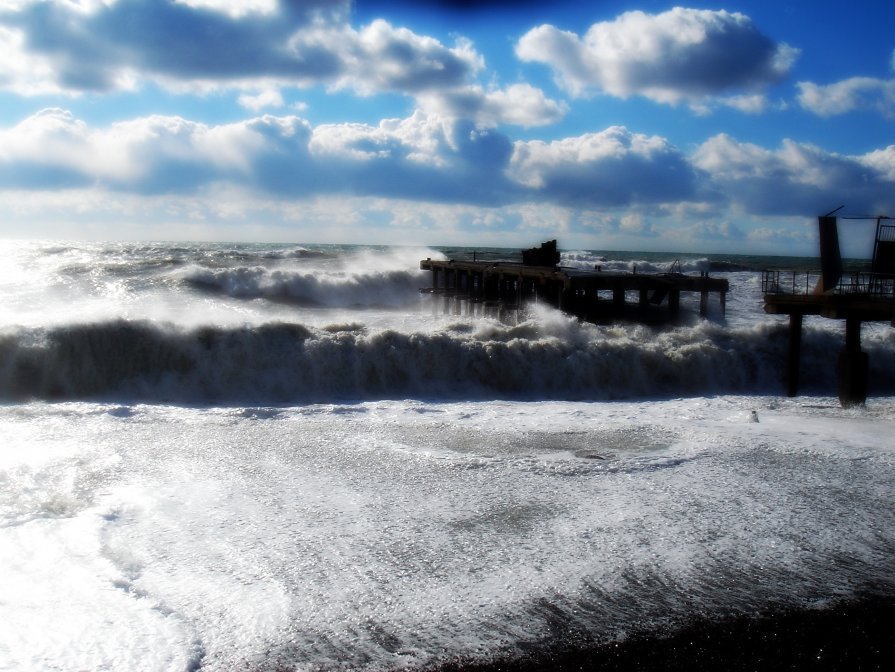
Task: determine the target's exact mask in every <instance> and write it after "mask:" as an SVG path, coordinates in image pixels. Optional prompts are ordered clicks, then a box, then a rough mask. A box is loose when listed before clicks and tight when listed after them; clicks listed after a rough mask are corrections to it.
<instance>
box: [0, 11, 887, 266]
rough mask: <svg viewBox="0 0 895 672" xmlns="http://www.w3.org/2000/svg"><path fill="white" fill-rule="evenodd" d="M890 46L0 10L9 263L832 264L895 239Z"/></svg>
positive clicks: (681, 29) (550, 16)
mask: <svg viewBox="0 0 895 672" xmlns="http://www.w3.org/2000/svg"><path fill="white" fill-rule="evenodd" d="M893 27H895V3H893V2H890V1H889V0H886V1H885V2H879V1H876V0H874V1H872V2H871V1H869V0H855V1H854V2H850V3H843V2H841V1H834V0H772V1H768V0H751V1H749V0H718V1H717V2H715V3H702V2H688V3H684V4H675V3H668V2H660V1H655V0H640V1H639V2H631V1H623V0H619V1H611V0H593V1H591V2H587V1H582V0H578V1H568V0H550V1H549V2H542V1H538V0H528V1H526V0H516V1H515V2H509V1H503V2H501V1H498V0H490V1H488V0H481V1H479V2H473V1H472V0H466V1H462V0H454V1H448V0H443V1H437V0H431V1H428V2H427V1H425V0H415V1H411V0H391V1H388V0H353V1H352V0H240V1H237V0H0V55H2V57H0V237H3V238H50V239H75V240H105V239H110V240H195V241H205V240H215V241H254V242H290V243H318V242H319V243H363V244H412V245H468V246H502V247H516V246H526V247H527V246H530V245H533V244H537V243H538V242H540V241H543V240H547V239H551V238H557V239H558V240H559V244H560V247H562V248H566V249H569V248H586V249H595V250H643V251H680V252H715V253H744V254H747V253H748V254H780V255H788V254H796V255H802V254H815V253H816V248H817V242H816V217H817V216H818V215H822V214H825V213H827V212H830V211H832V210H834V209H835V208H838V207H840V206H844V207H843V208H842V210H841V211H839V214H840V215H850V216H856V217H872V216H877V215H891V216H895V31H893ZM869 221H870V223H869V224H868V223H867V222H866V221H861V220H848V221H847V222H845V223H843V224H842V225H841V227H840V237H841V239H842V244H843V252H844V253H845V254H846V255H847V256H868V255H869V254H870V252H871V249H870V243H869V242H868V241H869V236H870V235H871V234H872V228H873V222H872V220H869Z"/></svg>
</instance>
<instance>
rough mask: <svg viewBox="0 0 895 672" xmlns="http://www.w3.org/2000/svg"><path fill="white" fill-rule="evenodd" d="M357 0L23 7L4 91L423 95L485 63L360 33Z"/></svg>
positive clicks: (1, 22)
mask: <svg viewBox="0 0 895 672" xmlns="http://www.w3.org/2000/svg"><path fill="white" fill-rule="evenodd" d="M348 7H349V3H348V2H347V0H342V1H339V2H335V1H333V0H305V1H304V2H301V3H292V2H273V1H272V0H271V1H267V0H253V1H252V2H249V3H242V2H235V1H233V0H183V1H181V2H176V3H174V2H157V3H153V2H145V1H144V0H117V1H116V2H108V3H103V2H94V3H92V4H90V11H85V10H84V8H83V7H82V6H80V5H78V6H77V7H75V6H74V5H73V4H72V3H62V2H30V3H22V4H21V5H19V6H17V7H16V8H15V9H14V10H10V11H6V12H0V45H2V46H3V47H4V55H6V54H7V53H8V54H10V55H11V57H4V59H2V61H0V87H3V88H6V89H8V90H14V91H16V92H19V93H28V92H31V93H41V92H46V91H59V90H64V91H69V92H71V93H78V92H83V91H113V90H119V89H122V88H124V87H133V86H134V85H136V84H137V83H141V82H147V81H151V82H155V83H157V84H160V85H162V86H164V87H168V88H171V89H174V90H184V89H186V90H195V89H196V88H197V87H198V88H199V89H202V90H209V89H212V88H242V89H257V88H258V82H259V81H262V82H265V83H266V85H268V86H270V87H275V86H299V87H304V86H313V85H318V84H324V85H328V86H333V87H336V88H346V89H351V90H354V91H357V92H359V93H361V94H365V95H366V94H372V93H377V92H381V91H395V92H399V93H407V94H413V93H416V92H422V91H428V90H432V89H437V88H444V87H447V88H451V87H457V86H461V85H465V84H466V83H468V81H469V79H470V78H471V77H474V76H475V74H476V73H477V72H478V71H479V70H480V69H481V68H482V67H483V65H484V64H483V61H482V58H481V56H480V55H479V54H478V53H476V51H475V49H474V48H473V47H472V44H471V43H470V42H468V41H467V40H463V39H459V40H458V41H457V43H456V44H455V45H454V46H453V47H449V46H445V45H443V44H442V43H441V42H439V41H438V40H436V39H434V38H431V37H427V36H422V35H418V34H416V33H414V32H412V31H411V30H409V29H406V28H398V27H394V26H392V25H391V24H389V23H388V22H386V21H383V20H377V21H374V22H373V23H371V24H370V25H368V26H366V27H363V28H361V29H360V30H356V29H354V28H353V27H351V26H350V25H349V24H348V23H347V17H348V16H349V13H348V12H347V8H348Z"/></svg>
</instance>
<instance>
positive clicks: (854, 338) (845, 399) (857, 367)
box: [837, 316, 868, 408]
mask: <svg viewBox="0 0 895 672" xmlns="http://www.w3.org/2000/svg"><path fill="white" fill-rule="evenodd" d="M867 363H868V361H867V353H866V352H862V351H861V320H860V318H857V317H852V316H849V317H847V318H846V320H845V348H844V349H843V350H842V352H841V353H839V362H838V366H837V374H838V378H839V403H841V404H842V406H843V408H849V407H850V406H859V405H862V404H864V403H865V402H866V401H867Z"/></svg>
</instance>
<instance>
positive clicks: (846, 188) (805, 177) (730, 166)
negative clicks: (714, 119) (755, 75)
mask: <svg viewBox="0 0 895 672" xmlns="http://www.w3.org/2000/svg"><path fill="white" fill-rule="evenodd" d="M893 159H895V152H890V151H889V150H888V149H887V150H883V151H880V152H873V153H870V154H867V155H864V156H846V155H841V154H836V153H832V152H827V151H825V150H823V149H821V148H820V147H817V146H815V145H810V144H805V143H798V142H794V141H792V140H784V141H783V143H782V144H781V146H780V148H779V149H776V150H769V149H765V148H763V147H759V146H757V145H754V144H750V143H741V142H738V141H737V140H735V139H733V138H731V137H730V136H728V135H718V136H715V137H713V138H710V139H709V140H707V141H706V142H705V143H703V144H702V146H700V147H699V149H698V150H697V151H696V152H695V153H694V155H693V157H692V161H693V164H694V165H695V166H696V167H698V168H700V169H702V170H703V171H705V172H706V173H708V174H709V175H711V181H712V184H714V185H715V186H716V188H717V189H718V190H719V191H721V192H723V193H724V195H725V197H726V198H727V199H728V200H729V201H730V202H732V203H733V204H735V205H736V206H737V207H738V208H740V209H742V210H743V211H745V212H749V213H752V214H756V215H787V214H792V215H797V214H801V215H808V216H810V215H816V214H821V213H823V212H827V211H829V210H830V209H831V208H833V207H836V206H838V205H841V204H847V205H848V207H849V210H850V211H852V212H860V213H866V212H886V211H888V212H892V211H895V182H893V180H892V176H893V173H895V163H893Z"/></svg>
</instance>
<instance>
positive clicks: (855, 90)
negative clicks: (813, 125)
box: [797, 77, 895, 119]
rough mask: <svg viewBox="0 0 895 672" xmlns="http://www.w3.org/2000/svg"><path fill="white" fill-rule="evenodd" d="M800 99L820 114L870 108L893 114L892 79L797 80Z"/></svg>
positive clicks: (827, 114) (805, 105)
mask: <svg viewBox="0 0 895 672" xmlns="http://www.w3.org/2000/svg"><path fill="white" fill-rule="evenodd" d="M797 86H798V88H799V96H798V100H799V103H800V104H801V106H802V107H803V108H805V109H806V110H810V111H811V112H814V113H815V114H817V115H820V116H822V117H832V116H835V115H839V114H846V113H848V112H855V111H870V112H876V113H878V114H881V115H882V116H884V117H886V118H888V119H892V118H895V79H876V78H873V77H851V78H849V79H845V80H843V81H841V82H835V83H833V84H827V85H819V84H813V83H812V82H799V83H798V84H797Z"/></svg>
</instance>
